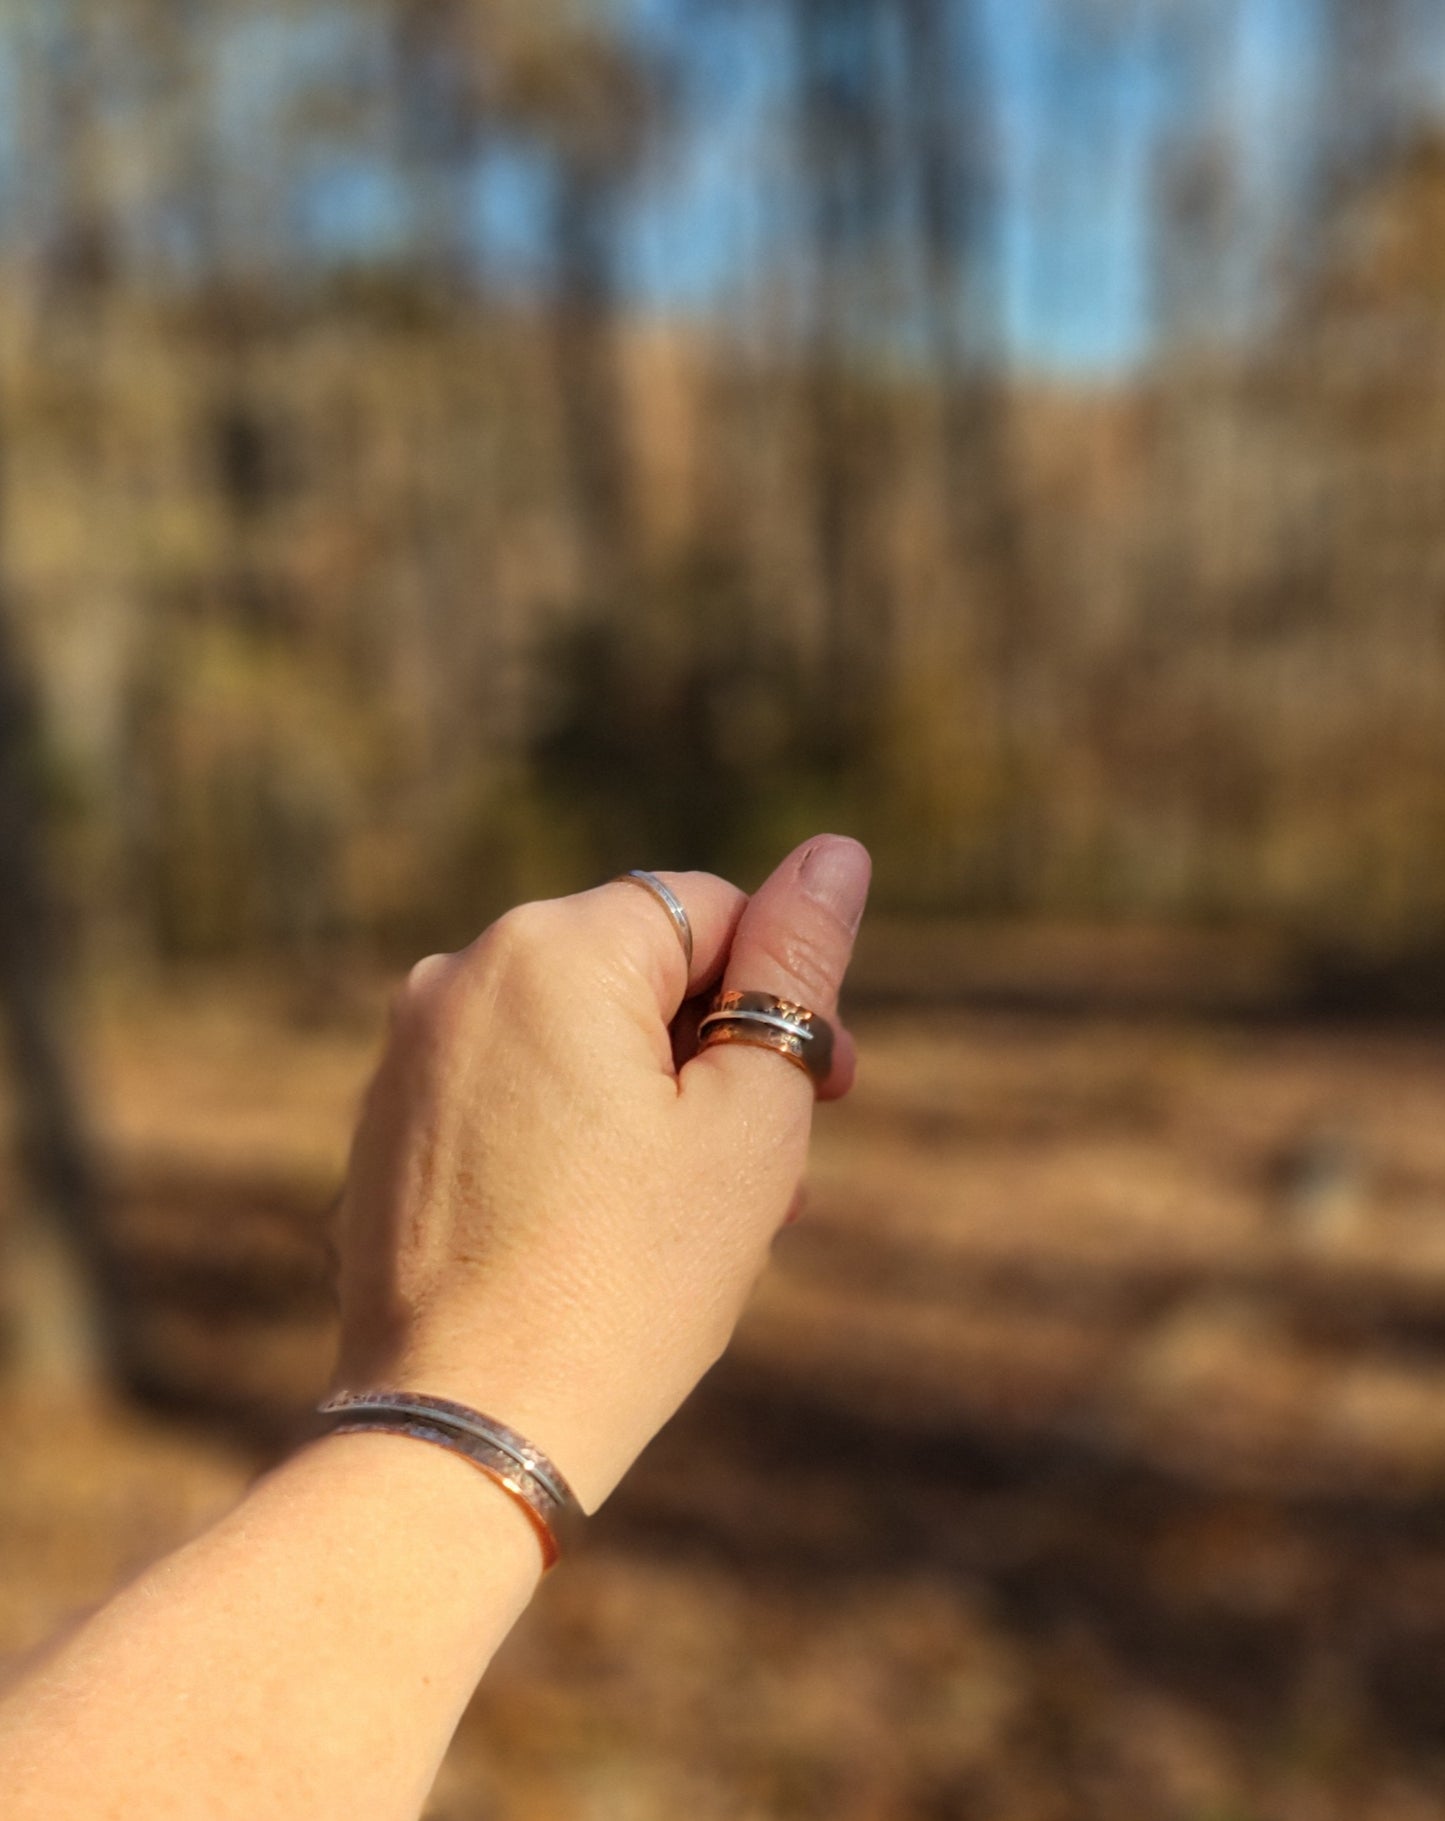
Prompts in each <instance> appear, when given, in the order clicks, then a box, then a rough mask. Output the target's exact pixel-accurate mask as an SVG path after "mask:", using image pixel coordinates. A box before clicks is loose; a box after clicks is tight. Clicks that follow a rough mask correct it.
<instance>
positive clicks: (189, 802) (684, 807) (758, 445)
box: [0, 0, 1445, 1821]
mask: <svg viewBox="0 0 1445 1821" xmlns="http://www.w3.org/2000/svg"><path fill="white" fill-rule="evenodd" d="M1442 506H1445V13H1442V12H1441V10H1440V8H1439V7H1438V6H1437V5H1436V4H1435V3H1434V0H232V3H231V4H227V5H225V6H211V7H207V6H201V5H195V4H191V3H190V0H0V893H3V896H0V996H3V1011H4V1014H5V1018H6V1021H7V1024H8V1030H9V1034H10V1037H11V1039H12V1042H11V1054H12V1057H13V1060H14V1067H13V1069H12V1070H11V1073H10V1080H11V1084H12V1089H11V1092H10V1095H9V1099H10V1102H11V1103H12V1111H13V1118H12V1120H11V1127H12V1135H13V1143H12V1144H11V1146H10V1149H9V1156H8V1162H7V1163H6V1166H5V1190H6V1195H5V1199H6V1204H7V1206H6V1219H5V1240H6V1254H5V1256H6V1260H7V1269H6V1272H5V1278H4V1287H5V1292H6V1300H7V1302H8V1305H9V1316H8V1335H9V1342H8V1348H9V1357H10V1360H11V1379H12V1381H13V1388H14V1389H15V1393H16V1395H15V1398H14V1400H13V1413H12V1415H11V1416H10V1417H9V1418H8V1419H7V1424H8V1426H7V1429H6V1431H5V1433H4V1435H3V1436H0V1455H3V1458H4V1460H5V1461H6V1462H7V1471H6V1473H5V1474H4V1475H3V1476H0V1538H3V1541H4V1549H3V1559H4V1560H5V1561H6V1564H7V1566H6V1568H5V1570H4V1580H5V1582H6V1586H5V1589H4V1592H3V1596H0V1658H3V1656H4V1655H5V1654H7V1653H14V1652H18V1651H20V1650H22V1649H23V1648H25V1647H27V1646H28V1645H29V1644H30V1643H32V1642H34V1640H35V1639H36V1638H37V1637H39V1636H41V1635H43V1633H44V1632H45V1631H46V1630H47V1629H48V1628H49V1627H50V1626H51V1625H53V1624H54V1623H56V1622H57V1621H58V1619H59V1618H60V1617H61V1616H63V1615H64V1614H65V1613H66V1612H67V1611H69V1610H71V1609H72V1608H73V1607H74V1606H75V1605H76V1604H77V1603H81V1602H83V1601H85V1600H87V1599H93V1598H98V1597H100V1595H101V1594H102V1593H103V1592H104V1590H105V1588H106V1586H108V1585H109V1584H110V1582H111V1580H112V1579H113V1578H114V1577H115V1576H116V1575H117V1574H119V1573H123V1572H125V1571H127V1570H128V1569H130V1568H133V1567H134V1566H135V1564H136V1563H137V1562H139V1561H141V1560H143V1559H145V1557H146V1556H147V1555H148V1554H151V1553H154V1552H155V1551H156V1550H157V1549H159V1548H161V1547H164V1546H165V1545H166V1544H168V1543H169V1542H171V1541H173V1540H174V1539H175V1538H176V1537H177V1536H179V1535H181V1534H184V1532H185V1531H186V1530H187V1529H188V1528H189V1527H191V1526H192V1525H193V1524H194V1523H196V1522H198V1521H200V1520H201V1519H202V1518H203V1517H204V1516H205V1515H206V1513H207V1512H209V1511H210V1510H211V1509H213V1508H215V1507H216V1505H217V1504H219V1503H224V1502H225V1500H226V1499H227V1498H229V1497H231V1496H233V1495H234V1492H235V1490H236V1489H237V1488H238V1487H239V1485H241V1484H242V1483H243V1481H244V1477H245V1474H246V1472H247V1471H249V1470H250V1469H251V1468H252V1467H253V1466H254V1464H255V1462H256V1461H257V1460H258V1459H264V1458H267V1455H268V1451H274V1450H275V1449H276V1448H277V1447H279V1446H282V1445H284V1442H285V1440H286V1438H287V1437H288V1436H289V1435H291V1434H293V1433H294V1425H295V1422H296V1420H297V1413H298V1412H299V1411H301V1410H303V1409H304V1408H305V1407H306V1404H307V1402H308V1400H309V1399H310V1398H311V1397H313V1396H314V1394H315V1392H316V1390H317V1388H318V1387H319V1385H320V1384H321V1382H322V1380H323V1379H324V1375H325V1372H326V1368H327V1361H328V1353H329V1346H330V1327H329V1313H328V1303H327V1292H326V1282H325V1259H324V1244H323V1233H324V1226H325V1219H326V1210H327V1207H328V1205H329V1202H330V1200H331V1198H332V1197H333V1196H334V1193H335V1188H336V1182H337V1179H338V1174H339V1170H340V1168H341V1163H342V1159H343V1157H344V1147H345V1140H346V1136H347V1128H348V1125H349V1120H350V1116H351V1108H352V1107H353V1105H354V1102H355V1096H356V1092H357V1090H358V1088H359V1086H360V1083H361V1081H362V1080H363V1079H364V1076H365V1071H366V1067H367V1065H368V1060H369V1058H370V1056H371V1054H372V1053H373V1050H374V1045H375V1042H376V1039H377V1035H378V1032H379V1029H380V1006H381V1003H382V989H383V986H384V981H385V978H386V975H387V973H388V971H389V970H391V969H394V968H395V967H396V966H398V965H400V964H401V963H402V962H404V961H406V960H410V959H412V958H414V957H415V955H417V954H418V953H421V952H423V951H424V950H426V949H430V948H435V947H438V946H445V947H456V946H458V945H459V944H461V943H463V942H465V941H467V940H469V939H470V937H471V936H472V935H473V934H474V933H475V931H476V930H477V929H478V928H479V927H480V926H481V925H482V924H483V923H484V922H486V921H487V920H488V919H489V918H490V917H491V916H492V915H494V914H495V913H496V912H497V911H499V910H500V909H502V908H503V907H504V906H505V905H507V904H509V903H512V902H514V901H516V900H518V899H520V898H524V897H529V896H535V895H538V894H540V893H550V892H555V891H564V890H572V889H576V888H578V887H580V886H583V885H586V884H590V883H592V882H594V881H596V880H597V879H600V878H603V877H606V876H607V875H608V874H609V873H610V872H613V871H615V870H617V869H618V868H619V867H623V866H632V865H651V866H659V867H669V866H670V867H687V866H694V865H704V866H710V867H715V868H718V869H720V870H724V871H727V872H730V873H734V874H736V875H737V876H739V877H741V878H742V879H743V880H744V881H745V882H750V881H752V880H755V879H756V878H757V877H758V876H759V874H760V873H761V871H762V870H763V869H764V868H765V867H766V866H767V865H768V864H770V863H771V861H772V860H773V859H774V858H775V857H776V855H777V854H778V852H780V851H781V849H782V847H783V846H784V845H785V844H787V843H788V842H790V841H791V840H793V839H795V838H800V837H801V836H803V835H806V834H808V833H810V832H813V831H814V830H815V829H817V828H819V827H823V826H836V827H841V828H843V829H846V830H847V831H848V832H852V833H856V834H858V835H859V836H861V837H862V838H864V839H865V840H867V841H868V842H869V843H870V845H871V846H872V847H873V849H874V852H875V856H876V859H877V863H878V872H877V897H876V914H875V917H874V920H873V925H872V928H871V930H870V932H869V935H868V938H867V941H866V942H865V946H864V950H863V953H862V955H861V957H860V965H859V971H858V977H857V986H856V992H855V1010H856V1020H857V1023H858V1026H859V1030H860V1034H861V1036H862V1038H863V1042H864V1055H865V1065H866V1072H865V1078H864V1083H863V1086H862V1087H861V1088H860V1090H859V1093H858V1096H857V1097H856V1100H855V1102H854V1103H853V1105H852V1106H851V1107H850V1109H849V1110H848V1111H847V1112H845V1113H843V1114H841V1115H833V1116H831V1118H830V1121H829V1122H828V1123H827V1124H826V1127H825V1131H824V1133H823V1137H822V1143H821V1144H820V1148H819V1161H818V1170H817V1182H816V1184H815V1191H814V1212H813V1216H812V1218H811V1219H810V1221H809V1222H808V1223H806V1224H805V1225H804V1227H802V1228H800V1229H798V1230H797V1231H796V1232H795V1233H793V1234H790V1235H788V1236H787V1237H786V1239H785V1241H784V1242H782V1243H780V1247H779V1269H778V1271H777V1273H776V1274H775V1277H774V1279H772V1280H770V1284H769V1286H768V1288H767V1289H765V1292H764V1295H763V1298H762V1300H761V1302H760V1305H759V1308H758V1310H757V1311H756V1312H755V1313H754V1316H753V1317H752V1318H751V1319H750V1325H749V1326H748V1327H747V1328H746V1329H745V1331H744V1334H743V1336H742V1338H741V1340H740V1344H739V1349H738V1353H737V1356H736V1358H735V1359H734V1360H732V1361H731V1362H730V1363H729V1364H728V1365H727V1366H726V1367H725V1368H724V1369H723V1370H722V1372H720V1373H719V1374H718V1375H717V1376H716V1377H715V1379H714V1380H713V1381H710V1384H709V1386H708V1387H707V1388H706V1390H705V1391H704V1393H703V1395H702V1398H701V1399H700V1400H699V1404H698V1406H697V1409H696V1411H694V1412H693V1414H692V1415H690V1416H685V1417H684V1418H683V1419H682V1421H681V1423H680V1424H679V1425H678V1426H677V1427H676V1428H675V1430H674V1431H672V1432H670V1433H669V1436H668V1437H665V1438H664V1439H663V1441H662V1442H660V1443H659V1445H658V1448H657V1450H655V1451H654V1453H653V1454H652V1455H650V1456H649V1459H648V1463H647V1464H645V1465H644V1467H643V1468H642V1469H641V1470H640V1472H639V1475H638V1477H637V1480H636V1482H635V1484H634V1485H632V1486H630V1488H629V1489H628V1490H627V1491H625V1492H624V1494H623V1495H621V1497H620V1498H619V1500H618V1501H617V1502H616V1504H615V1506H614V1507H613V1508H610V1510H609V1513H608V1515H607V1516H606V1517H605V1518H604V1520H603V1521H602V1523H601V1524H600V1525H599V1527H598V1529H599V1541H598V1543H597V1544H596V1546H595V1549H594V1551H593V1553H592V1554H591V1555H590V1556H589V1558H588V1559H586V1560H585V1561H580V1562H579V1563H578V1564H577V1566H576V1569H575V1571H574V1570H569V1576H570V1577H571V1578H565V1577H564V1578H561V1579H559V1580H558V1582H557V1585H556V1586H555V1587H554V1588H551V1589H549V1590H548V1593H547V1596H546V1597H545V1598H544V1601H543V1603H542V1606H541V1607H540V1608H539V1611H538V1613H537V1614H536V1615H535V1620H534V1623H533V1625H532V1627H531V1629H530V1630H529V1631H527V1633H526V1635H525V1636H524V1637H521V1638H519V1640H518V1641H517V1643H516V1645H515V1647H514V1648H513V1650H512V1652H511V1654H510V1655H509V1656H508V1657H507V1658H506V1659H504V1662H503V1664H502V1665H500V1666H499V1670H498V1673H497V1675H496V1677H495V1678H494V1680H493V1681H492V1682H491V1683H489V1687H488V1689H487V1690H486V1691H484V1694H483V1696H482V1697H481V1698H480V1700H479V1702H478V1704H477V1706H476V1708H475V1709H474V1711H473V1714H472V1716H471V1717H470V1718H469V1720H468V1723H467V1727H466V1728H465V1729H464V1731H463V1734H462V1737H461V1739H460V1740H459V1743H458V1747H457V1751H456V1752H455V1753H454V1758H453V1762H452V1763H451V1765H450V1766H449V1769H448V1773H447V1776H446V1777H445V1778H444V1780H443V1784H442V1786H440V1788H439V1791H438V1797H437V1804H438V1806H437V1808H436V1813H437V1815H438V1816H448V1817H453V1818H454V1821H472V1817H481V1816H483V1815H486V1816H493V1815H495V1816H498V1817H502V1818H503V1821H532V1818H533V1817H534V1816H535V1817H542V1816H545V1817H547V1821H573V1818H574V1817H576V1818H578V1821H634V1818H636V1821H650V1818H651V1817H653V1816H662V1815H667V1816H669V1817H675V1816H677V1815H680V1814H681V1815H687V1816H690V1817H696V1818H697V1821H711V1818H712V1817H714V1816H716V1817H719V1818H721V1817H739V1818H741V1817H747V1818H749V1821H750V1818H752V1817H759V1818H762V1817H768V1818H769V1821H771V1818H773V1817H794V1816H796V1817H811V1816H814V1815H816V1816H819V1817H822V1816H827V1817H829V1821H944V1818H946V1821H975V1818H978V1821H992V1818H994V1817H998V1818H999V1821H1005V1818H1007V1821H1031V1818H1033V1817H1038V1818H1039V1821H1055V1818H1057V1821H1076V1818H1080V1821H1082V1818H1084V1817H1093V1816H1095V1815H1098V1816H1101V1817H1102V1816H1108V1817H1109V1821H1133V1818H1136V1817H1137V1818H1140V1821H1145V1818H1147V1821H1154V1818H1155V1817H1158V1818H1160V1821H1163V1818H1166V1817H1169V1818H1172V1817H1179V1818H1180V1821H1264V1818H1266V1817H1267V1818H1269V1821H1274V1818H1275V1817H1280V1818H1288V1821H1323V1818H1326V1817H1328V1818H1329V1821H1335V1817H1339V1821H1345V1818H1346V1817H1348V1821H1423V1817H1425V1816H1427V1815H1432V1816H1433V1815H1437V1814H1438V1813H1439V1812H1440V1810H1441V1805H1442V1804H1445V1121H1442V1119H1441V1116H1440V1107H1441V1104H1442V1090H1445V1057H1442V1053H1441V1051H1440V1049H1439V1043H1438V1024H1437V1023H1435V1022H1432V1021H1433V1020H1437V1019H1438V1018H1439V1017H1440V1016H1441V1015H1442V1014H1445V933H1442V932H1445V539H1442V535H1441V533H1442V522H1445V513H1442ZM77 1008H82V1009H83V1012H84V1016H83V1017H77V1016H76V1010H77ZM103 1384H110V1385H114V1386H120V1387H124V1388H126V1389H128V1390H129V1391H130V1392H132V1393H135V1394H139V1395H140V1397H141V1398H142V1399H143V1403H144V1406H145V1407H146V1408H148V1409H149V1411H150V1414H141V1413H140V1408H139V1407H138V1406H137V1405H135V1404H134V1403H132V1404H130V1405H123V1404H120V1403H116V1402H112V1401H109V1399H108V1398H107V1397H105V1396H103V1395H98V1394H97V1386H100V1385H103ZM57 1399H60V1400H62V1401H64V1400H69V1401H64V1409H65V1411H66V1412H67V1416H66V1421H65V1423H63V1424H57V1423H56V1421H55V1410H56V1400H57ZM77 1400H78V1401H77ZM161 1407H164V1408H165V1409H168V1410H170V1411H171V1412H173V1413H174V1412H175V1411H177V1410H189V1411H190V1412H192V1413H199V1414H201V1415H202V1416H203V1417H204V1418H205V1419H206V1420H205V1424H204V1425H203V1426H202V1427H200V1428H197V1427H191V1428H189V1429H186V1428H176V1427H174V1426H169V1425H168V1424H166V1423H164V1422H162V1421H161V1420H160V1419H159V1417H158V1416H157V1415H156V1414H155V1412H156V1410H157V1409H158V1408H161ZM220 1418H224V1419H225V1421H224V1424H223V1426H222V1433H223V1434H224V1436H225V1437H226V1439H225V1440H223V1441H217V1440H215V1439H214V1436H215V1433H216V1424H217V1421H218V1419H220ZM61 1429H64V1430H65V1431H66V1432H67V1433H69V1434H71V1435H73V1436H74V1437H76V1438H77V1439H76V1440H75V1441H74V1442H73V1443H71V1444H64V1443H61V1442H60V1441H58V1440H57V1439H56V1437H57V1434H58V1432H59V1430H61ZM203 1435H204V1436H208V1439H205V1440H203V1439H202V1436H203ZM879 1460H886V1461H887V1462H889V1463H890V1472H889V1474H888V1476H887V1477H888V1485H887V1487H880V1486H879V1485H878V1484H877V1472H878V1469H877V1462H878V1461H879ZM782 1462H786V1463H787V1465H788V1473H789V1490H788V1491H786V1492H783V1493H780V1492H779V1490H778V1487H777V1484H776V1480H775V1477H774V1476H775V1474H776V1472H777V1471H778V1470H779V1469H778V1463H782Z"/></svg>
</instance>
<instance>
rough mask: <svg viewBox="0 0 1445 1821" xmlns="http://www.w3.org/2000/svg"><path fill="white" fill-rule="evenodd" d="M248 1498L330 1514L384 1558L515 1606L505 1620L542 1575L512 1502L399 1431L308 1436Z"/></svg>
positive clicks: (532, 1540)
mask: <svg viewBox="0 0 1445 1821" xmlns="http://www.w3.org/2000/svg"><path fill="white" fill-rule="evenodd" d="M258 1498H260V1499H272V1498H274V1499H280V1500H289V1501H292V1502H294V1503H297V1504H303V1505H304V1504H311V1503H315V1504H318V1505H321V1506H323V1507H325V1508H329V1509H331V1510H334V1512H335V1513H336V1516H337V1518H338V1520H340V1521H343V1522H344V1523H345V1525H346V1527H347V1531H348V1534H357V1533H363V1534H368V1535H371V1536H373V1537H377V1538H380V1539H381V1545H382V1548H383V1550H384V1551H385V1552H387V1554H389V1553H390V1550H391V1548H392V1547H393V1545H394V1546H395V1547H396V1548H397V1549H398V1550H405V1552H406V1553H407V1555H408V1556H409V1557H413V1558H414V1559H418V1560H427V1559H430V1560H433V1561H444V1562H446V1564H447V1574H446V1580H447V1582H448V1584H449V1585H451V1586H453V1587H456V1586H457V1585H459V1584H463V1583H464V1582H465V1581H466V1580H467V1578H468V1577H469V1576H472V1577H475V1578H477V1579H479V1580H485V1581H486V1582H487V1583H488V1585H489V1587H491V1588H492V1589H494V1590H500V1591H501V1592H502V1594H503V1603H504V1605H506V1606H508V1607H513V1606H514V1607H515V1611H514V1612H513V1613H512V1617H515V1616H516V1614H518V1613H520V1612H521V1611H522V1609H523V1607H525V1605H526V1603H527V1601H528V1600H529V1599H530V1598H531V1595H532V1593H533V1592H534V1591H535V1589H536V1586H537V1583H538V1582H539V1581H540V1579H541V1577H542V1571H543V1559H542V1551H541V1549H540V1547H539V1545H538V1540H537V1534H536V1531H535V1529H534V1527H533V1526H532V1524H531V1523H530V1521H529V1520H528V1518H527V1516H526V1514H525V1513H524V1512H522V1511H521V1510H520V1509H519V1508H518V1506H517V1504H516V1502H515V1501H514V1500H513V1499H512V1498H510V1497H509V1496H508V1494H507V1493H506V1492H505V1491H504V1490H503V1489H502V1488H501V1487H500V1486H499V1485H497V1484H496V1482H495V1481H494V1480H492V1479H490V1478H489V1477H488V1475H486V1474H485V1473H482V1472H481V1471H480V1470H479V1469H478V1468H476V1467H474V1466H473V1465H472V1463H471V1462H470V1461H467V1460H464V1459H462V1458H461V1457H460V1456H458V1455H455V1454H452V1453H451V1452H450V1451H449V1450H448V1449H445V1448H439V1447H435V1446H433V1445H431V1444H429V1443H426V1442H420V1441H417V1440H415V1439H413V1438H412V1437H411V1436H408V1435H398V1434H394V1433H392V1432H390V1431H385V1430H376V1431H372V1432H369V1433H351V1434H344V1435H336V1434H327V1435H322V1436H318V1437H317V1438H316V1439H315V1440H313V1441H311V1442H308V1443H307V1444H306V1446H305V1447H304V1448H302V1449H301V1450H299V1452H298V1453H296V1454H294V1455H293V1456H292V1457H291V1458H290V1459H289V1460H287V1461H285V1462H283V1463H282V1464H281V1466H279V1467H277V1468H276V1469H274V1471H273V1472H272V1473H270V1474H268V1475H267V1476H266V1477H265V1478H264V1479H263V1480H261V1481H260V1482H258V1484H257V1486H256V1487H254V1488H253V1489H252V1493H251V1498H250V1500H248V1501H247V1502H248V1503H250V1502H251V1501H254V1500H256V1499H258ZM379 1566H383V1567H384V1566H386V1563H385V1561H383V1563H382V1564H379ZM448 1597H451V1596H448ZM508 1622H509V1623H510V1620H509V1621H508Z"/></svg>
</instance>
